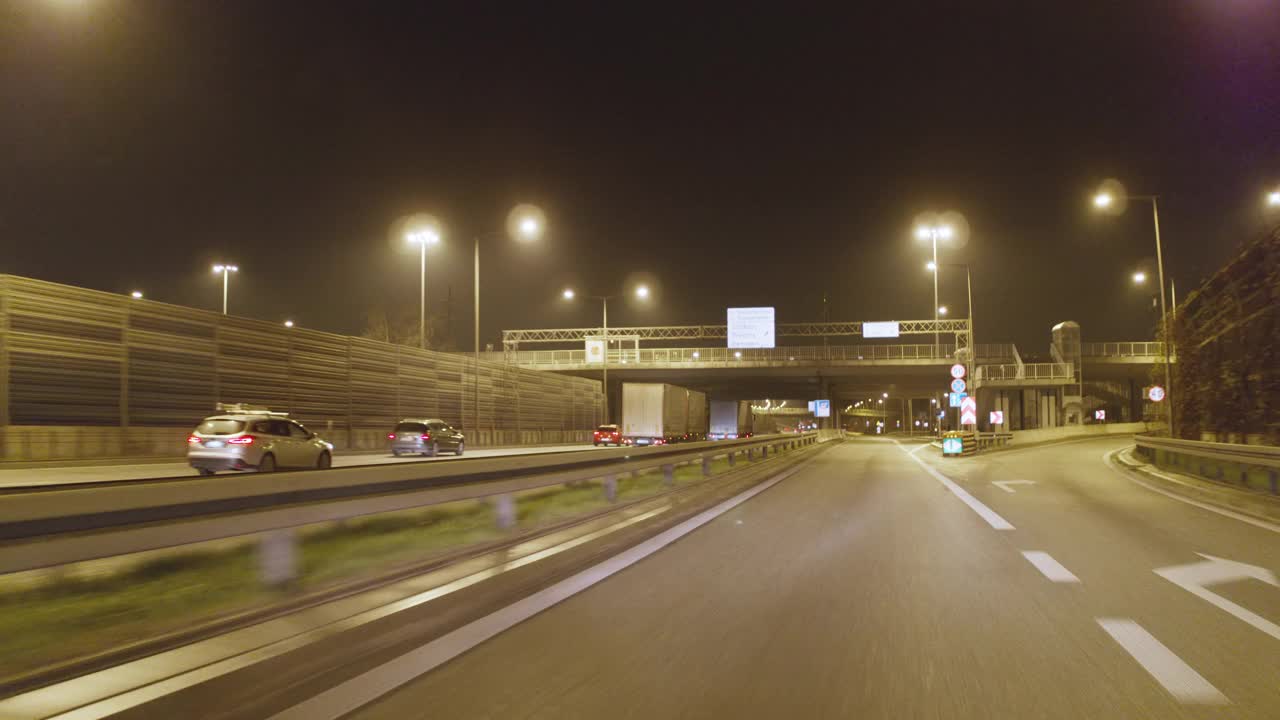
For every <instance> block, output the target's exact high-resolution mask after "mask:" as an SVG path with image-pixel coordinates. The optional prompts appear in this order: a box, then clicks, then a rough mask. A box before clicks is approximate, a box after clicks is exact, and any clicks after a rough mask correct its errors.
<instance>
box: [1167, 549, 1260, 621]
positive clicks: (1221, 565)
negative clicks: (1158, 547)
mask: <svg viewBox="0 0 1280 720" xmlns="http://www.w3.org/2000/svg"><path fill="white" fill-rule="evenodd" d="M1196 554H1197V555H1199V556H1200V557H1203V558H1205V560H1204V561H1203V562H1196V563H1191V564H1189V565H1174V566H1172V567H1164V568H1158V569H1157V570H1155V571H1154V572H1155V574H1157V575H1159V576H1160V577H1162V578H1164V579H1165V580H1168V581H1169V582H1171V583H1173V584H1174V585H1177V586H1178V587H1180V588H1182V589H1183V590H1186V591H1187V592H1189V593H1191V594H1192V595H1195V596H1196V597H1198V598H1200V599H1202V600H1204V601H1205V602H1208V603H1209V604H1211V605H1213V606H1214V607H1217V608H1219V609H1221V610H1225V611H1226V612H1228V613H1230V614H1231V615H1232V616H1234V617H1236V618H1237V619H1239V620H1243V621H1244V622H1246V623H1249V624H1250V625H1252V626H1253V627H1255V628H1257V629H1259V630H1261V631H1262V632H1264V633H1266V634H1268V635H1270V636H1271V637H1273V638H1275V639H1277V640H1280V625H1276V624H1275V623H1273V622H1271V621H1270V620H1267V619H1266V618H1264V617H1262V616H1261V615H1259V614H1257V613H1255V612H1253V611H1252V610H1248V609H1246V608H1243V607H1241V606H1239V605H1237V604H1235V603H1233V602H1231V601H1230V600H1228V599H1226V598H1224V597H1222V596H1221V595H1218V594H1217V593H1215V592H1212V591H1210V590H1209V589H1208V587H1207V586H1209V585H1218V584H1221V583H1228V582H1235V581H1238V580H1248V579H1250V578H1252V579H1254V580H1258V581H1260V582H1264V583H1266V584H1268V585H1273V586H1276V587H1280V580H1277V579H1276V575H1275V573H1273V572H1271V571H1270V570H1268V569H1267V568H1263V567H1258V566H1257V565H1249V564H1247V563H1242V562H1237V561H1235V560H1227V559H1226V558H1220V557H1214V556H1212V555H1205V554H1204V553H1196Z"/></svg>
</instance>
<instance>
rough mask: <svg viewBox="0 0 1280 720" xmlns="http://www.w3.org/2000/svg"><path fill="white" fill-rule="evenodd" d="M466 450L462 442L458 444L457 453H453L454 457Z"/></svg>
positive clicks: (465, 445)
mask: <svg viewBox="0 0 1280 720" xmlns="http://www.w3.org/2000/svg"><path fill="white" fill-rule="evenodd" d="M466 449H467V444H466V443H464V442H460V443H458V450H457V452H455V453H454V455H461V454H462V453H463V451H465V450H466Z"/></svg>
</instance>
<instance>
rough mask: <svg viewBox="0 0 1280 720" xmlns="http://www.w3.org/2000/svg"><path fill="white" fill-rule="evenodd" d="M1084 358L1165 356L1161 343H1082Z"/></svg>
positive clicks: (1081, 349)
mask: <svg viewBox="0 0 1280 720" xmlns="http://www.w3.org/2000/svg"><path fill="white" fill-rule="evenodd" d="M1080 354H1081V355H1082V356H1084V357H1158V356H1161V355H1163V354H1164V343H1160V342H1087V343H1080Z"/></svg>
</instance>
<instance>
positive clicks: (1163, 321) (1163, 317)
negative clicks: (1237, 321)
mask: <svg viewBox="0 0 1280 720" xmlns="http://www.w3.org/2000/svg"><path fill="white" fill-rule="evenodd" d="M1117 199H1118V198H1117V197H1116V196H1115V195H1113V194H1112V193H1111V192H1109V191H1107V190H1105V189H1104V190H1101V191H1099V192H1098V194H1096V195H1094V196H1093V205H1094V207H1096V208H1098V209H1099V210H1108V209H1110V208H1112V207H1113V206H1115V204H1116V201H1117ZM1123 199H1125V200H1149V201H1150V202H1151V223H1152V227H1153V228H1154V229H1155V236H1156V273H1157V277H1158V279H1159V281H1160V326H1161V328H1162V329H1163V332H1164V343H1163V344H1164V385H1165V398H1164V401H1165V402H1166V403H1168V409H1167V410H1166V412H1168V413H1169V435H1170V437H1175V438H1176V437H1178V425H1177V415H1176V413H1174V410H1173V373H1172V372H1171V371H1170V369H1169V357H1170V350H1171V349H1172V346H1173V336H1172V334H1170V329H1169V314H1168V311H1167V310H1166V306H1165V299H1164V288H1165V284H1164V250H1163V248H1162V247H1161V245H1160V208H1159V202H1158V201H1157V196H1155V195H1128V194H1126V195H1124V197H1123Z"/></svg>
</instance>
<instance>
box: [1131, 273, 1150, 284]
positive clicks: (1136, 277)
mask: <svg viewBox="0 0 1280 720" xmlns="http://www.w3.org/2000/svg"><path fill="white" fill-rule="evenodd" d="M1133 281H1134V282H1135V283H1137V284H1139V285H1141V284H1142V283H1144V282H1146V281H1147V274H1146V273H1144V272H1136V273H1134V274H1133Z"/></svg>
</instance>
